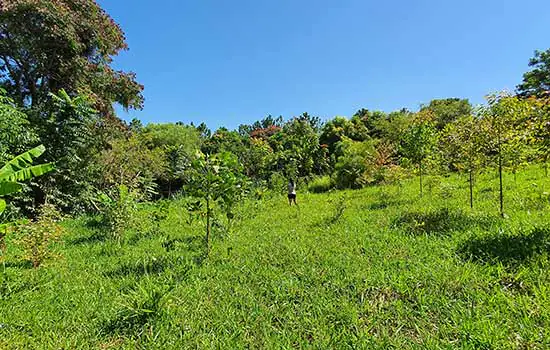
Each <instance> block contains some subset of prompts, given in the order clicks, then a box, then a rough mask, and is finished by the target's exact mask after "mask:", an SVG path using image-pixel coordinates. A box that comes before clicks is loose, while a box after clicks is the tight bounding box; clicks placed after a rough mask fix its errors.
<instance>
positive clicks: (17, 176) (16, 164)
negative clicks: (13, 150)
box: [0, 145, 54, 213]
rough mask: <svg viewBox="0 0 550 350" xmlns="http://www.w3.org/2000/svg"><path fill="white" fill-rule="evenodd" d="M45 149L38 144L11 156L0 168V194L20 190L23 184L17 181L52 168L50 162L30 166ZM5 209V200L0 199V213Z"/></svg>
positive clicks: (41, 173)
mask: <svg viewBox="0 0 550 350" xmlns="http://www.w3.org/2000/svg"><path fill="white" fill-rule="evenodd" d="M45 150H46V149H45V148H44V146H42V145H40V146H38V147H35V148H33V149H31V150H30V151H27V152H25V153H23V154H21V155H19V156H17V157H15V158H13V159H12V160H10V161H9V162H7V163H6V164H5V165H4V166H3V167H2V168H0V196H6V195H8V194H12V193H16V192H19V191H21V190H22V189H23V186H22V185H21V184H20V183H19V182H21V181H25V180H29V179H31V178H33V177H37V176H40V175H43V174H45V173H47V172H49V171H51V170H52V169H53V168H54V167H53V164H51V163H48V164H40V165H34V166H32V163H33V160H34V159H35V158H38V157H40V155H42V153H44V151H45ZM5 209H6V202H5V201H4V200H2V199H0V213H2V212H3V211H4V210H5Z"/></svg>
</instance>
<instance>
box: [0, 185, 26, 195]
mask: <svg viewBox="0 0 550 350" xmlns="http://www.w3.org/2000/svg"><path fill="white" fill-rule="evenodd" d="M22 189H23V186H22V185H21V184H18V183H17V182H0V196H5V195H8V194H11V193H15V192H19V191H21V190H22Z"/></svg>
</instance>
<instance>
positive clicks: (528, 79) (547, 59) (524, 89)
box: [517, 49, 550, 97]
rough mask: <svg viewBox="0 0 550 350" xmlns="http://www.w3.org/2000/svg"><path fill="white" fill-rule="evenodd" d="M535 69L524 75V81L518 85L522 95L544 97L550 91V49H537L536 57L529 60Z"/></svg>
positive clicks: (530, 65)
mask: <svg viewBox="0 0 550 350" xmlns="http://www.w3.org/2000/svg"><path fill="white" fill-rule="evenodd" d="M529 67H533V69H532V70H531V71H529V72H527V73H525V74H524V75H523V82H522V83H521V84H519V85H518V86H517V91H518V93H519V95H520V96H522V97H530V96H535V97H543V96H547V95H548V94H549V93H550V49H548V50H546V51H539V50H537V51H535V57H533V58H531V59H530V60H529Z"/></svg>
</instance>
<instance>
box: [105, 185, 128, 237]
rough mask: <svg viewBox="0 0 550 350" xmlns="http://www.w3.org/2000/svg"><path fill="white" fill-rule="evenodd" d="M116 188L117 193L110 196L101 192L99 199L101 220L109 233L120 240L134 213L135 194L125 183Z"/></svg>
mask: <svg viewBox="0 0 550 350" xmlns="http://www.w3.org/2000/svg"><path fill="white" fill-rule="evenodd" d="M117 190H118V191H117V193H116V194H114V195H111V196H108V195H107V194H105V193H101V194H100V196H99V201H100V204H101V212H102V214H103V222H104V224H105V225H106V226H107V227H108V228H109V235H110V236H111V238H114V239H115V240H117V241H118V242H120V241H121V240H122V236H123V234H124V231H126V230H127V229H128V228H129V226H130V223H131V221H132V218H133V216H134V215H135V212H136V194H135V192H134V191H132V190H130V189H128V187H126V186H125V185H120V186H119V187H118V189H117Z"/></svg>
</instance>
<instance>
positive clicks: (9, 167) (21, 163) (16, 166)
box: [0, 145, 46, 180]
mask: <svg viewBox="0 0 550 350" xmlns="http://www.w3.org/2000/svg"><path fill="white" fill-rule="evenodd" d="M45 151H46V147H44V146H43V145H40V146H37V147H35V148H33V149H31V150H29V151H27V152H25V153H23V154H20V155H18V156H17V157H15V158H13V159H12V160H10V161H8V162H7V163H6V164H5V165H4V166H3V167H2V168H0V180H2V179H4V178H6V177H7V176H9V175H11V174H13V173H14V172H16V171H18V170H21V169H24V168H26V167H28V166H29V165H31V164H32V162H33V159H35V158H38V157H40V156H41V155H42V154H43V153H44V152H45Z"/></svg>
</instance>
